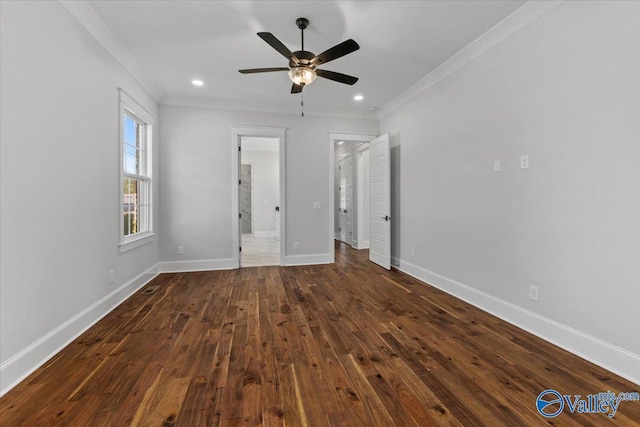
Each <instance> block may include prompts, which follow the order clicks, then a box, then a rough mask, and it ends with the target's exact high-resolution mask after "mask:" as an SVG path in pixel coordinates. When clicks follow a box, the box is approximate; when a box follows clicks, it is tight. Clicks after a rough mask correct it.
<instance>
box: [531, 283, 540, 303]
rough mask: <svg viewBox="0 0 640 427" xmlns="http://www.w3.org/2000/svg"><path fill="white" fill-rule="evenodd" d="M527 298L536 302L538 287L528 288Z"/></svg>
mask: <svg viewBox="0 0 640 427" xmlns="http://www.w3.org/2000/svg"><path fill="white" fill-rule="evenodd" d="M529 298H530V299H532V300H533V301H538V287H537V286H529Z"/></svg>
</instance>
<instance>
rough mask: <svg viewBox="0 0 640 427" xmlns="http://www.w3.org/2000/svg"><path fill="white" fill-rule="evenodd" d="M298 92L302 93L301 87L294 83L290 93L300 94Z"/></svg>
mask: <svg viewBox="0 0 640 427" xmlns="http://www.w3.org/2000/svg"><path fill="white" fill-rule="evenodd" d="M300 92H302V86H301V85H297V84H295V83H294V84H293V86H291V93H300Z"/></svg>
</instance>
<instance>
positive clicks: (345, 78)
mask: <svg viewBox="0 0 640 427" xmlns="http://www.w3.org/2000/svg"><path fill="white" fill-rule="evenodd" d="M316 74H317V75H318V76H320V77H324V78H325V79H329V80H333V81H335V82H340V83H344V84H346V85H352V84H354V83H355V82H357V81H358V78H357V77H353V76H349V75H346V74H342V73H336V72H335V71H327V70H316Z"/></svg>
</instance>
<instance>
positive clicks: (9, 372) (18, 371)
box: [0, 264, 159, 396]
mask: <svg viewBox="0 0 640 427" xmlns="http://www.w3.org/2000/svg"><path fill="white" fill-rule="evenodd" d="M158 273H159V269H158V264H156V265H154V266H153V267H151V268H149V269H148V270H146V271H145V272H143V273H141V274H139V275H138V276H137V277H135V278H134V279H132V280H130V281H128V282H127V283H125V284H124V285H122V286H120V287H119V288H118V289H116V290H114V291H113V292H111V293H110V294H108V295H106V296H105V297H103V298H101V299H100V300H98V301H96V302H95V303H93V304H92V305H90V306H89V307H87V308H86V309H84V310H82V311H81V312H80V313H78V314H76V315H75V316H73V317H72V318H71V319H69V320H67V321H66V322H64V323H63V324H62V325H60V326H58V327H57V328H55V329H54V330H52V331H51V332H49V333H48V334H46V335H45V336H43V337H42V338H40V339H39V340H37V341H35V342H34V343H32V344H31V345H29V346H28V347H27V348H25V349H24V350H22V351H21V352H19V353H18V354H16V355H14V356H13V357H11V358H10V359H8V360H7V361H5V362H4V363H3V364H2V365H0V396H2V395H4V394H5V393H7V392H8V391H9V390H11V389H12V388H13V387H15V386H16V385H17V384H18V383H19V382H20V381H22V380H24V379H25V378H26V377H27V376H29V375H30V374H31V373H32V372H33V371H35V370H36V369H38V368H39V367H40V366H42V365H43V364H44V363H45V362H46V361H48V360H49V359H51V358H52V357H53V356H55V355H56V354H57V353H58V352H59V351H60V350H62V349H63V348H64V347H66V346H67V345H69V344H70V343H71V342H72V341H73V340H75V339H76V338H77V337H79V336H80V335H81V334H82V333H83V332H85V331H86V330H87V329H89V328H90V327H92V326H93V325H94V324H95V323H96V322H98V321H99V320H100V319H102V318H103V317H104V316H106V315H107V314H109V313H110V312H111V311H112V310H113V309H114V308H116V307H117V306H119V305H120V304H122V302H123V301H125V300H126V299H127V298H129V297H130V296H131V295H132V294H134V293H135V292H136V291H137V290H138V289H140V288H141V287H143V286H144V285H146V284H147V283H149V282H150V281H151V280H152V279H153V278H154V277H156V276H157V275H158Z"/></svg>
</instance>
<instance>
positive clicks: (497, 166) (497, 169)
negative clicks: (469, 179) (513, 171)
mask: <svg viewBox="0 0 640 427" xmlns="http://www.w3.org/2000/svg"><path fill="white" fill-rule="evenodd" d="M493 171H494V172H500V160H494V161H493Z"/></svg>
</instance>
